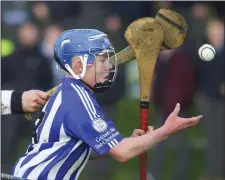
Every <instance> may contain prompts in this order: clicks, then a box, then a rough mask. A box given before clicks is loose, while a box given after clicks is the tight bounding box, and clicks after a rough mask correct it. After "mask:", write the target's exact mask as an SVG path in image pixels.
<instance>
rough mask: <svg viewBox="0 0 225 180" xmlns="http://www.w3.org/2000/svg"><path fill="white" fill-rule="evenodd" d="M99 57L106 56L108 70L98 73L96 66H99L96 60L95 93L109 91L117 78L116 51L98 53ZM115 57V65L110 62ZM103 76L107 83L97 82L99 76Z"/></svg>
mask: <svg viewBox="0 0 225 180" xmlns="http://www.w3.org/2000/svg"><path fill="white" fill-rule="evenodd" d="M98 55H100V56H101V55H105V56H106V59H105V60H104V61H105V63H106V64H107V65H106V66H107V67H108V68H107V70H105V71H101V72H96V69H97V68H96V66H97V63H98V62H97V59H96V60H95V82H96V84H95V86H94V89H93V90H94V91H95V92H96V93H101V92H104V91H106V90H107V89H109V88H110V87H112V86H113V84H114V82H115V80H116V76H117V59H116V54H115V51H114V49H109V50H104V51H103V52H102V53H98V54H97V56H98ZM111 56H115V63H114V65H113V64H112V63H111V61H110V57H111ZM98 75H102V76H104V77H105V81H103V82H97V76H98Z"/></svg>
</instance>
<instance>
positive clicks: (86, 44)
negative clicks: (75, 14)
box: [54, 29, 117, 92]
mask: <svg viewBox="0 0 225 180" xmlns="http://www.w3.org/2000/svg"><path fill="white" fill-rule="evenodd" d="M105 53H107V55H108V58H109V53H114V55H115V50H114V48H113V47H112V45H111V43H110V42H109V39H108V37H107V34H105V33H103V32H101V31H98V30H96V29H71V30H67V31H65V32H63V33H62V34H61V35H60V36H59V37H58V39H57V40H56V43H55V46H54V59H55V60H56V61H57V63H58V64H59V66H60V67H61V68H62V69H63V70H65V71H67V72H68V73H70V74H71V75H72V76H73V77H74V78H75V79H80V80H81V78H83V77H84V75H85V72H86V66H89V65H93V64H94V60H95V57H96V55H103V54H105ZM74 56H79V57H80V59H81V63H82V64H83V71H82V72H81V74H79V75H77V74H75V73H74V72H73V70H72V68H71V60H72V57H74ZM116 62H117V59H116V55H115V63H114V64H115V65H114V67H113V68H111V69H110V70H109V71H108V73H109V75H108V76H107V77H108V79H107V80H106V81H105V82H103V83H97V82H96V84H95V86H94V88H92V87H90V86H89V85H88V84H86V83H85V82H83V81H82V80H81V81H82V82H83V83H84V84H86V85H87V86H88V87H90V88H91V89H92V90H94V91H95V92H103V91H105V90H106V89H108V88H110V87H111V86H112V85H113V83H114V81H115V78H116V75H117V67H116Z"/></svg>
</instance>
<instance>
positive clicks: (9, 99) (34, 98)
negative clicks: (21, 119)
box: [1, 90, 49, 115]
mask: <svg viewBox="0 0 225 180" xmlns="http://www.w3.org/2000/svg"><path fill="white" fill-rule="evenodd" d="M1 93H2V100H1V104H2V106H1V110H2V111H1V114H3V115H6V114H21V113H24V112H34V111H37V110H38V109H40V108H41V107H43V106H44V105H45V103H46V101H47V100H48V98H49V96H48V94H47V93H45V92H43V91H40V90H30V91H23V92H20V91H16V90H3V91H1Z"/></svg>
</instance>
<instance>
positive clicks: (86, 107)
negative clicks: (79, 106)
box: [71, 83, 93, 121]
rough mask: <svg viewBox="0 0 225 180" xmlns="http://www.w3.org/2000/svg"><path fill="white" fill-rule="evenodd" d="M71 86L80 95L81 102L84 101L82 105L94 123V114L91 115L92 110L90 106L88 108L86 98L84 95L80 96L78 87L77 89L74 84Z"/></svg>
mask: <svg viewBox="0 0 225 180" xmlns="http://www.w3.org/2000/svg"><path fill="white" fill-rule="evenodd" d="M71 86H72V87H73V88H74V89H75V91H76V92H77V94H78V95H79V97H80V99H81V101H82V103H83V105H84V107H85V109H86V110H87V112H88V114H89V116H90V118H91V120H92V121H93V117H92V114H91V112H90V109H89V108H88V106H87V104H86V102H85V101H84V98H83V97H82V95H81V94H80V92H79V90H78V89H77V87H75V86H74V84H72V83H71Z"/></svg>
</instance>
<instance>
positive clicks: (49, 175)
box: [47, 140, 83, 179]
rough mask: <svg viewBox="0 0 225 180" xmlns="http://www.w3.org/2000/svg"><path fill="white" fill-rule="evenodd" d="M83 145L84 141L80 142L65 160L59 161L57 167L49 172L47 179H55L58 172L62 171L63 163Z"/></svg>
mask: <svg viewBox="0 0 225 180" xmlns="http://www.w3.org/2000/svg"><path fill="white" fill-rule="evenodd" d="M82 143H83V141H81V140H79V141H78V142H77V143H76V144H75V146H74V147H73V149H72V150H71V151H70V153H69V154H68V155H67V156H66V157H65V158H63V159H62V160H61V161H59V162H58V163H57V164H56V165H55V166H53V167H52V169H51V170H50V171H49V173H48V178H47V179H55V178H56V175H57V172H58V170H59V169H60V167H61V166H62V165H63V163H64V162H65V161H66V160H67V158H68V157H69V156H70V154H71V153H72V152H73V151H74V150H75V149H77V148H78V147H79V146H80V145H81V144H82Z"/></svg>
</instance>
